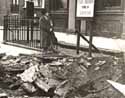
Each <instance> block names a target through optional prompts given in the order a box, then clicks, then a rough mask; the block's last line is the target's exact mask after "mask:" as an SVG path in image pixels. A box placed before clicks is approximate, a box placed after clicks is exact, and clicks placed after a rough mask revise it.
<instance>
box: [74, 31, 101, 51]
mask: <svg viewBox="0 0 125 98" xmlns="http://www.w3.org/2000/svg"><path fill="white" fill-rule="evenodd" d="M75 33H77V53H79V44H80V37H82V38H83V39H84V40H85V41H86V42H87V43H88V44H90V41H89V40H88V39H87V38H86V37H84V36H83V35H82V34H81V33H80V32H78V31H75ZM91 46H92V47H93V48H94V49H95V50H96V51H97V52H100V51H99V49H98V48H97V47H96V46H95V45H93V44H92V43H91Z"/></svg>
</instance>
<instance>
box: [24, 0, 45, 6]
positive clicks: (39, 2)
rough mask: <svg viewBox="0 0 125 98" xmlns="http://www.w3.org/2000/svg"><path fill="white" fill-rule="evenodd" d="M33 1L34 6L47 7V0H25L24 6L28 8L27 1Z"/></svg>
mask: <svg viewBox="0 0 125 98" xmlns="http://www.w3.org/2000/svg"><path fill="white" fill-rule="evenodd" d="M27 1H31V2H33V3H34V7H40V8H45V0H25V4H24V8H26V2H27Z"/></svg>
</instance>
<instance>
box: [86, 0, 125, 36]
mask: <svg viewBox="0 0 125 98" xmlns="http://www.w3.org/2000/svg"><path fill="white" fill-rule="evenodd" d="M105 1H106V0H105ZM107 1H108V0H107ZM115 1H117V0H115ZM119 1H120V0H119ZM106 3H108V2H104V0H96V4H95V16H94V18H93V20H94V21H93V22H94V25H93V31H92V32H93V35H96V36H103V37H115V38H121V37H122V34H123V33H124V31H123V15H124V11H123V10H124V9H123V8H125V6H123V8H122V5H121V4H122V0H121V1H120V2H119V6H109V4H106ZM116 4H117V3H116ZM116 4H115V5H116ZM90 24H91V22H89V23H88V24H86V25H87V31H86V32H87V34H88V33H89V32H90V31H89V26H88V25H90Z"/></svg>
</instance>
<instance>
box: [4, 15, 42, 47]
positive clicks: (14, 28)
mask: <svg viewBox="0 0 125 98" xmlns="http://www.w3.org/2000/svg"><path fill="white" fill-rule="evenodd" d="M4 42H5V43H7V42H10V43H11V44H15V43H16V44H19V45H25V46H28V47H31V48H39V49H40V47H41V46H40V29H39V19H38V18H35V19H26V18H22V17H20V16H16V15H15V16H4Z"/></svg>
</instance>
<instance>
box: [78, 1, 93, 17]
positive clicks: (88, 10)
mask: <svg viewBox="0 0 125 98" xmlns="http://www.w3.org/2000/svg"><path fill="white" fill-rule="evenodd" d="M94 2H95V0H77V7H76V17H81V18H82V17H93V16H94Z"/></svg>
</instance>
